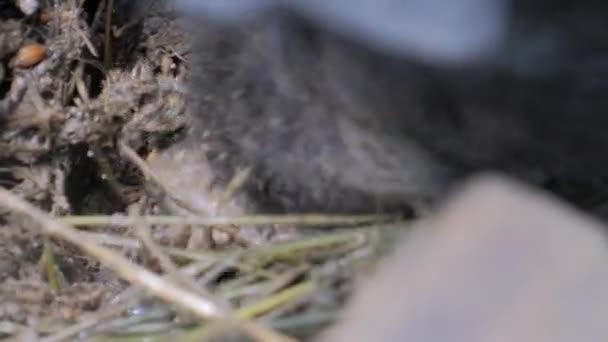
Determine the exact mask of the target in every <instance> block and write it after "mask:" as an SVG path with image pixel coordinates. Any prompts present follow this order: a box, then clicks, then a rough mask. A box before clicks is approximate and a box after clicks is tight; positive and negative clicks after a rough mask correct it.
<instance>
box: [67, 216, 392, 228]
mask: <svg viewBox="0 0 608 342" xmlns="http://www.w3.org/2000/svg"><path fill="white" fill-rule="evenodd" d="M397 219H398V217H396V216H392V215H322V214H303V215H247V216H235V217H227V216H217V217H206V216H162V215H159V216H141V220H143V221H144V222H145V223H147V224H168V225H174V224H191V225H199V226H221V225H245V224H249V225H271V224H276V225H302V226H329V225H331V226H335V225H349V226H350V225H361V224H373V223H385V222H388V221H395V220H397ZM61 220H62V221H63V222H65V223H68V224H72V225H75V226H106V225H113V226H130V225H133V224H134V223H135V221H134V220H133V218H132V217H128V216H125V215H84V216H64V217H62V218H61Z"/></svg>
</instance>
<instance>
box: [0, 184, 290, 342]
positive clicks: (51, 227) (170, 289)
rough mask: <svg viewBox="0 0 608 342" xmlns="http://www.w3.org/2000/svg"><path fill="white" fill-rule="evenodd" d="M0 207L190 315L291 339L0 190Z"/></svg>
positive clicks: (264, 336)
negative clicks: (234, 313)
mask: <svg viewBox="0 0 608 342" xmlns="http://www.w3.org/2000/svg"><path fill="white" fill-rule="evenodd" d="M0 206H2V207H4V208H6V209H8V210H11V211H14V212H16V213H19V214H22V215H25V216H28V217H30V218H31V219H32V220H34V221H35V222H36V223H37V224H39V225H40V228H41V229H42V230H43V231H44V232H45V233H47V234H49V235H53V236H56V237H59V238H62V239H64V240H66V241H68V242H70V243H72V244H74V245H76V246H78V247H79V248H80V249H81V250H83V251H84V252H86V253H88V254H89V255H91V256H93V257H94V258H96V259H97V260H99V261H100V262H102V263H103V264H104V265H105V266H107V267H108V268H110V269H112V270H113V271H114V272H116V273H117V274H118V275H119V276H121V277H122V278H123V279H125V280H127V281H129V282H130V283H132V284H135V285H138V286H140V287H142V288H144V289H145V290H147V291H148V292H149V293H151V294H152V295H155V296H157V297H158V298H161V299H163V300H165V301H167V302H170V303H174V304H176V305H178V306H180V307H182V308H184V309H186V310H188V311H190V312H192V313H193V314H195V315H197V316H199V317H201V318H205V319H228V320H230V321H236V322H239V323H241V326H242V327H243V328H245V329H247V331H248V332H249V333H250V334H251V335H253V336H255V337H256V338H257V339H258V340H260V341H293V339H291V338H289V337H287V336H285V335H282V334H280V333H278V332H276V331H273V330H270V329H268V328H265V327H263V326H260V325H258V324H255V323H254V322H248V321H243V320H241V319H238V318H235V317H233V316H232V315H229V314H228V313H226V312H222V311H221V310H220V309H219V308H218V306H217V305H215V304H214V303H213V301H212V300H211V299H207V298H201V297H200V296H197V295H195V294H193V293H192V292H190V291H187V290H185V289H183V288H182V287H180V286H178V285H176V284H174V283H172V282H170V281H168V280H166V279H163V278H162V277H161V276H159V275H157V274H155V273H153V272H150V271H148V270H146V269H144V268H142V267H139V266H137V265H135V264H133V263H131V262H130V261H129V260H128V259H126V258H124V257H122V256H121V255H118V254H116V253H114V252H113V251H112V250H111V249H108V248H106V247H103V246H100V245H98V244H96V243H93V242H90V241H87V240H85V239H82V235H81V234H80V233H79V232H78V231H77V230H76V229H74V228H73V227H70V226H69V225H67V224H65V223H64V222H61V221H58V220H54V219H53V218H52V217H50V216H49V215H48V214H46V213H44V212H43V211H41V210H40V209H38V208H36V207H34V206H33V205H31V204H29V203H28V202H26V201H25V200H23V199H21V198H20V197H18V196H16V195H14V194H12V193H11V192H10V191H8V190H6V189H3V188H0Z"/></svg>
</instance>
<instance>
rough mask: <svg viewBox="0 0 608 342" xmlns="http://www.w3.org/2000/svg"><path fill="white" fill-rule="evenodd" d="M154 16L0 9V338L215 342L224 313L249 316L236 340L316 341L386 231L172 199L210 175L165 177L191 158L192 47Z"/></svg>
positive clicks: (121, 5) (25, 4)
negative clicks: (187, 146) (233, 217)
mask: <svg viewBox="0 0 608 342" xmlns="http://www.w3.org/2000/svg"><path fill="white" fill-rule="evenodd" d="M53 4H54V6H53ZM148 5H150V8H149V9H147V10H146V11H140V9H134V8H133V6H135V5H132V4H130V2H129V1H88V0H85V1H82V0H59V1H43V0H31V1H29V0H18V1H12V0H0V117H1V118H2V125H3V127H2V130H1V131H0V146H1V147H0V160H1V162H0V163H1V165H0V182H2V187H3V188H4V189H5V190H9V191H4V190H2V193H1V194H0V208H2V214H1V216H0V224H1V226H0V338H8V339H15V340H27V341H37V340H44V341H61V340H79V339H83V340H88V339H91V338H94V339H96V340H100V341H101V340H104V341H105V340H108V341H114V340H122V339H129V340H139V339H143V338H147V340H164V339H167V338H175V337H176V336H177V337H180V338H184V339H192V340H195V339H196V340H205V339H213V338H214V336H215V338H218V339H219V340H224V339H225V337H218V336H221V335H218V334H221V331H222V329H216V328H218V327H222V326H221V325H218V324H214V323H213V322H215V320H213V319H212V318H216V317H218V316H221V315H222V314H223V313H225V312H229V313H230V314H228V315H233V316H231V317H234V316H236V317H239V318H256V319H257V321H258V322H261V324H260V325H252V326H248V325H246V324H243V326H242V329H240V330H243V331H246V332H247V333H248V334H249V335H253V336H257V337H258V339H260V336H266V337H268V336H270V337H271V338H275V339H276V340H287V337H285V336H284V335H282V334H289V335H291V336H297V337H300V338H308V337H310V336H313V335H314V334H315V333H317V332H318V331H319V330H320V329H322V327H324V326H325V325H327V324H328V323H330V322H332V321H333V320H334V319H335V318H336V312H337V310H339V308H340V307H341V305H342V304H343V302H344V299H345V298H346V295H347V294H348V293H349V291H350V289H351V288H352V279H353V274H355V273H357V272H359V271H361V270H365V269H368V268H369V266H370V265H371V264H370V261H371V260H375V256H377V255H378V253H379V251H381V250H385V249H386V246H387V244H386V243H385V242H387V241H388V240H392V239H386V236H392V234H395V232H396V231H397V230H396V229H394V226H391V225H384V226H375V227H374V228H358V229H349V230H347V231H343V230H339V229H338V230H332V231H330V232H325V233H324V234H300V233H299V231H301V230H300V229H299V228H301V227H306V226H311V225H328V224H331V225H339V226H346V225H353V224H356V225H359V226H360V225H361V223H365V222H367V223H370V222H376V221H378V220H380V219H381V218H378V217H298V216H287V217H278V218H277V217H250V218H249V219H246V218H245V219H242V220H240V221H235V222H232V221H230V220H229V219H225V218H222V217H217V215H216V216H215V221H213V220H209V216H204V215H202V214H204V213H205V210H204V208H203V209H201V208H198V207H200V206H197V204H196V203H194V202H196V201H195V200H192V199H189V197H188V196H187V195H184V196H180V195H181V194H180V192H182V191H183V192H184V193H185V192H187V191H188V189H192V188H190V187H191V186H192V184H194V183H196V182H197V181H198V182H199V183H200V180H199V179H198V178H199V177H202V176H201V174H202V173H204V172H205V171H204V170H203V169H204V166H201V167H203V169H200V170H197V169H195V170H191V171H190V176H189V177H192V178H189V177H185V178H184V177H181V178H180V177H176V176H175V174H174V173H173V172H172V171H173V170H174V167H176V166H175V165H178V166H177V167H181V166H183V165H184V164H180V163H182V162H183V163H187V161H184V159H183V156H184V153H186V154H185V155H186V156H188V155H189V154H187V150H186V152H184V150H181V152H179V153H178V152H175V151H174V150H171V149H174V148H175V146H179V144H180V142H181V140H182V138H183V136H184V133H186V132H187V131H188V129H189V127H190V126H189V125H190V118H189V115H190V114H189V113H188V111H187V106H186V102H185V96H184V95H185V92H186V84H187V78H188V54H189V42H188V39H187V37H186V36H185V35H184V34H183V33H182V32H181V31H180V29H179V27H178V25H177V22H176V21H175V17H174V16H173V14H172V13H169V12H165V11H161V10H158V9H157V8H155V7H154V1H151V2H149V4H148ZM107 6H112V8H113V9H114V10H113V11H110V12H109V15H108V12H107V11H106V7H107ZM133 13H139V14H140V15H133ZM141 13H144V14H143V15H142V14H141ZM176 144H177V145H176ZM167 151H170V154H169V155H170V157H167V155H168V154H167V153H168V152H167ZM180 153H181V154H180ZM176 156H177V157H176ZM178 157H179V158H181V159H179V158H178ZM167 158H173V159H174V162H175V161H177V162H178V163H177V164H173V166H170V167H167V166H166V165H168V164H166V163H165V161H166V160H167ZM186 159H187V158H186ZM192 163H195V164H196V163H197V162H196V161H193V162H192ZM154 165H161V167H160V168H157V169H155V166H154ZM163 165H164V167H162V166H163ZM197 165H200V164H197ZM181 174H182V175H183V174H184V173H181ZM244 174H246V172H244ZM203 178H204V177H203ZM236 178H238V177H236ZM238 181H239V179H235V180H234V182H232V183H231V184H232V185H234V187H235V188H238ZM194 189H196V187H194ZM228 190H230V189H228ZM228 190H226V193H228V192H229V191H228ZM233 190H234V189H233ZM226 193H223V195H224V196H225V195H226ZM225 197H226V196H225ZM228 197H229V196H228ZM184 198H185V199H184ZM23 200H26V202H23ZM225 202H230V201H225ZM224 207H226V206H224ZM227 207H230V205H227ZM235 208H237V209H235V210H237V211H238V206H237V207H235ZM231 210H232V209H231ZM231 210H223V211H222V210H220V211H218V212H216V213H220V214H224V213H235V211H234V210H232V211H231ZM206 213H207V214H208V213H209V212H208V211H207V212H206ZM212 218H213V217H212ZM74 226H78V227H79V228H81V229H79V230H75V228H74ZM252 226H255V229H251V227H252ZM260 227H261V228H260ZM239 228H241V229H239ZM245 228H249V230H247V229H245ZM244 231H248V233H246V234H245V233H243V232H244ZM277 232H278V233H277ZM45 233H49V234H45ZM379 246H381V247H379ZM180 270H183V271H180ZM161 274H162V277H160V276H158V275H161ZM150 277H152V278H150ZM157 282H158V283H157ZM159 284H160V285H159ZM176 287H177V288H178V289H181V291H184V292H179V291H177V290H175V289H176ZM176 291H177V292H176ZM184 293H185V294H184ZM180 294H184V295H183V296H181V295H180ZM186 295H190V296H192V295H194V296H196V297H194V298H196V299H197V300H195V301H192V300H191V301H188V300H187V299H189V298H191V297H187V296H186ZM184 296H185V297H184ZM227 308H230V309H227ZM201 317H202V319H201ZM232 331H233V332H234V331H235V330H234V329H232ZM256 334H257V335H256Z"/></svg>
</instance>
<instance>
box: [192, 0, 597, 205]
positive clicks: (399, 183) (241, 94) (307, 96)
mask: <svg viewBox="0 0 608 342" xmlns="http://www.w3.org/2000/svg"><path fill="white" fill-rule="evenodd" d="M515 4H516V11H515V16H514V18H513V19H512V20H513V30H512V34H511V36H510V39H509V41H508V42H507V43H506V44H505V45H504V46H503V48H502V50H501V51H499V52H498V54H497V55H496V56H495V58H494V59H491V60H488V61H483V62H479V63H475V64H471V65H466V66H461V67H459V68H451V69H445V68H444V69H442V68H439V67H434V66H429V65H424V64H422V63H417V62H414V61H410V60H406V59H403V58H397V57H392V56H386V55H382V54H381V53H378V52H375V51H371V50H370V49H367V48H366V47H364V46H359V45H357V44H356V43H355V42H351V41H348V40H346V39H343V38H342V37H339V36H335V35H332V34H331V33H328V32H324V31H322V30H319V29H317V28H315V27H313V26H311V25H309V23H307V22H306V21H305V20H301V19H298V18H296V17H294V16H292V15H290V14H286V13H281V12H277V13H273V14H270V15H269V16H267V17H265V18H263V19H262V20H260V21H257V22H254V23H249V24H247V25H244V26H243V27H241V28H239V29H227V28H224V29H222V28H218V27H213V26H212V25H202V26H199V27H198V30H199V31H198V32H197V33H196V36H195V37H196V39H195V42H196V44H197V46H196V52H197V54H196V55H195V59H194V60H193V64H192V65H193V71H192V77H193V81H194V85H195V86H194V88H193V92H192V99H193V100H194V102H195V103H196V106H195V111H196V112H197V115H198V118H200V122H199V123H200V125H201V127H200V130H199V131H198V133H197V134H199V135H201V136H202V134H201V133H200V132H202V131H206V132H208V133H209V135H208V136H207V137H208V138H209V141H210V143H211V144H218V145H216V146H218V148H217V149H216V150H219V151H223V152H225V153H223V154H222V155H223V156H222V157H221V158H220V157H217V156H216V158H214V162H215V164H216V165H218V167H222V168H226V167H227V168H228V169H230V168H233V167H234V166H235V165H237V164H248V165H254V166H255V167H256V168H255V170H256V172H255V175H256V176H257V178H256V179H257V180H258V182H257V183H256V185H255V186H254V185H252V187H251V188H250V190H254V191H258V192H259V191H263V192H264V193H265V194H264V197H265V198H268V199H270V201H271V203H274V204H280V207H281V208H283V209H285V210H289V211H331V212H337V211H341V212H357V211H369V210H372V209H391V208H395V207H400V206H403V205H407V204H411V203H412V202H417V201H420V200H426V199H434V198H437V196H438V195H441V194H442V193H444V191H445V190H446V189H447V187H448V186H449V185H450V184H453V183H454V182H455V181H457V180H458V179H460V178H462V177H464V176H466V175H469V174H471V173H472V172H475V171H478V170H483V169H498V170H503V171H507V172H509V173H511V174H513V175H517V176H519V177H521V178H522V179H526V180H529V181H532V182H540V181H543V180H545V179H547V178H558V179H574V180H576V181H580V182H583V183H584V182H587V181H590V180H594V179H596V178H598V177H603V176H604V175H608V157H606V150H607V149H606V147H608V134H606V133H607V132H606V130H607V129H608V112H606V110H607V109H608V97H607V95H608V94H607V92H606V90H607V89H608V21H606V19H605V18H607V17H608V11H606V9H605V8H604V7H605V6H604V5H597V4H595V2H592V1H586V2H585V1H583V2H578V3H574V2H572V3H570V2H566V1H562V2H555V1H553V2H546V1H545V2H543V1H536V2H534V1H532V2H523V1H522V2H519V1H516V2H515Z"/></svg>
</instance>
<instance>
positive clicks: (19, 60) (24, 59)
mask: <svg viewBox="0 0 608 342" xmlns="http://www.w3.org/2000/svg"><path fill="white" fill-rule="evenodd" d="M46 50H47V49H46V46H44V45H42V44H29V45H24V46H22V47H21V49H19V51H18V52H17V55H16V56H15V59H14V60H13V64H14V66H15V67H17V68H29V67H32V66H34V65H36V64H38V63H40V61H42V60H43V59H44V57H46Z"/></svg>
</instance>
